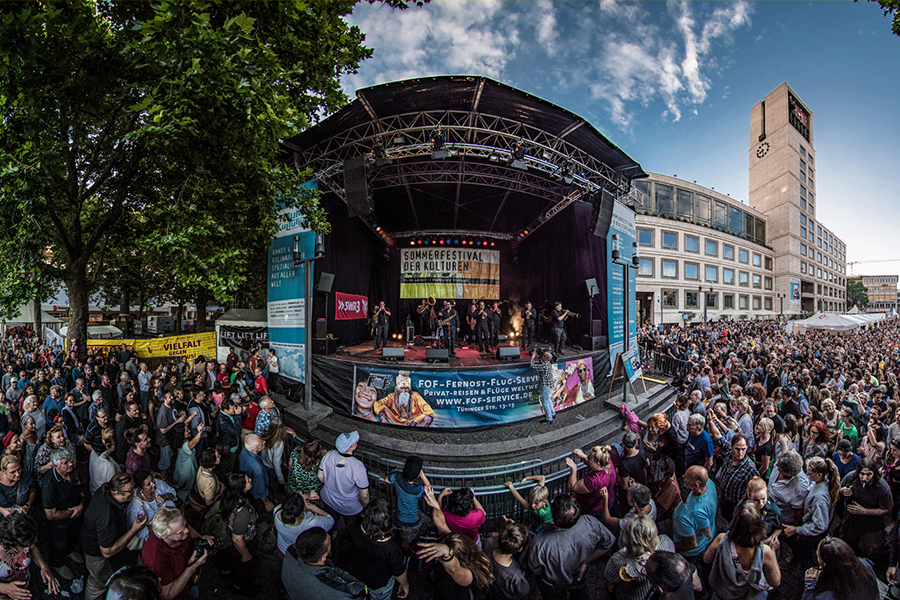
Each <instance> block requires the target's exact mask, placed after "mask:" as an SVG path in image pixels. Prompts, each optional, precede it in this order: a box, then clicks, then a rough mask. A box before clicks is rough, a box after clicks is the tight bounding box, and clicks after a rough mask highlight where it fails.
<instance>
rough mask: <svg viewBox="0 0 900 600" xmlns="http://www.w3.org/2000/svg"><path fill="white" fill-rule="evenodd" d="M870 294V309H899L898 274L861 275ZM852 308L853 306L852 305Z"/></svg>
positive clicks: (860, 278)
mask: <svg viewBox="0 0 900 600" xmlns="http://www.w3.org/2000/svg"><path fill="white" fill-rule="evenodd" d="M857 279H859V280H860V281H861V282H862V284H863V285H864V286H865V288H866V295H868V296H869V306H868V307H867V309H868V310H874V311H886V310H897V281H898V279H900V277H898V276H897V275H860V276H859V277H858V278H857ZM851 308H852V307H851Z"/></svg>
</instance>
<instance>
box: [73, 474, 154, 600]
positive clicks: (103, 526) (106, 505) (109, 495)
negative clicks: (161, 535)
mask: <svg viewBox="0 0 900 600" xmlns="http://www.w3.org/2000/svg"><path fill="white" fill-rule="evenodd" d="M133 496H134V481H133V480H132V478H131V475H128V474H127V473H116V474H115V475H113V477H112V479H110V480H109V481H108V482H107V483H104V484H103V485H102V486H100V489H98V490H97V493H96V494H94V496H93V498H91V503H90V505H89V506H88V508H87V510H86V511H85V512H84V527H82V528H81V546H82V548H83V549H84V559H85V566H86V567H87V570H88V579H87V586H86V587H85V591H84V597H85V600H96V599H97V598H100V597H101V596H102V595H103V592H104V591H105V587H106V582H107V581H109V578H110V576H112V574H113V572H114V571H115V570H116V569H115V568H113V559H115V560H116V562H117V563H118V562H119V561H121V560H125V559H127V557H126V556H124V555H123V554H124V551H125V550H126V549H127V546H128V543H129V542H130V541H131V539H132V538H133V537H134V536H135V535H137V533H138V531H140V530H141V529H143V528H144V526H145V525H146V524H147V517H146V515H145V514H144V513H143V512H141V513H138V515H137V516H135V518H134V520H133V521H132V522H131V523H128V521H126V507H127V505H128V503H129V502H131V499H132V497H133ZM116 566H118V565H116Z"/></svg>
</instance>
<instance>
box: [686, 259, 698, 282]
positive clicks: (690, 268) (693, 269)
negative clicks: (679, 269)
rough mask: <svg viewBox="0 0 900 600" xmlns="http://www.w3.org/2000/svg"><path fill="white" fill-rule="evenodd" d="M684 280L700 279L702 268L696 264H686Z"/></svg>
mask: <svg viewBox="0 0 900 600" xmlns="http://www.w3.org/2000/svg"><path fill="white" fill-rule="evenodd" d="M684 278H685V279H694V280H696V279H700V267H699V266H698V265H696V264H695V263H688V262H686V263H684Z"/></svg>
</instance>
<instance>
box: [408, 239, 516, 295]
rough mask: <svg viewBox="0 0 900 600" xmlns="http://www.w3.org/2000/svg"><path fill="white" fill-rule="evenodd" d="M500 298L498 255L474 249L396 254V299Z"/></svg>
mask: <svg viewBox="0 0 900 600" xmlns="http://www.w3.org/2000/svg"><path fill="white" fill-rule="evenodd" d="M428 296H434V297H435V298H440V299H450V298H452V299H454V300H462V299H463V298H468V299H470V300H471V299H473V298H500V252H499V251H498V250H483V249H481V248H479V247H477V246H475V247H465V248H459V247H456V246H453V247H452V248H451V247H448V246H444V245H440V246H426V247H420V246H417V247H415V248H402V249H401V250H400V297H401V298H407V299H408V298H427V297H428Z"/></svg>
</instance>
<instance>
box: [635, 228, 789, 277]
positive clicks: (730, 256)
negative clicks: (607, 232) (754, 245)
mask: <svg viewBox="0 0 900 600" xmlns="http://www.w3.org/2000/svg"><path fill="white" fill-rule="evenodd" d="M654 233H655V231H654V230H653V229H638V230H637V237H638V244H640V245H641V246H649V247H653V246H654V240H653V237H654ZM660 237H661V238H662V239H661V240H660V247H661V248H663V249H665V250H678V234H677V233H676V232H674V231H662V232H661V235H660ZM734 249H735V247H734V246H733V245H731V244H725V243H722V258H724V259H725V260H734ZM684 251H685V252H694V253H697V254H699V253H700V238H699V237H698V236H695V235H688V234H686V233H685V234H684ZM703 253H704V254H705V255H706V256H714V257H716V258H718V257H719V242H717V241H715V240H704V243H703ZM751 254H752V259H753V266H754V267H762V265H763V262H765V268H766V269H767V270H769V271H771V270H772V258H771V257H769V256H766V257H765V259H763V256H762V255H761V254H759V253H757V252H752V253H751V252H750V251H749V250H746V249H744V248H738V253H737V256H738V262H741V263H744V264H750V260H751Z"/></svg>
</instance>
